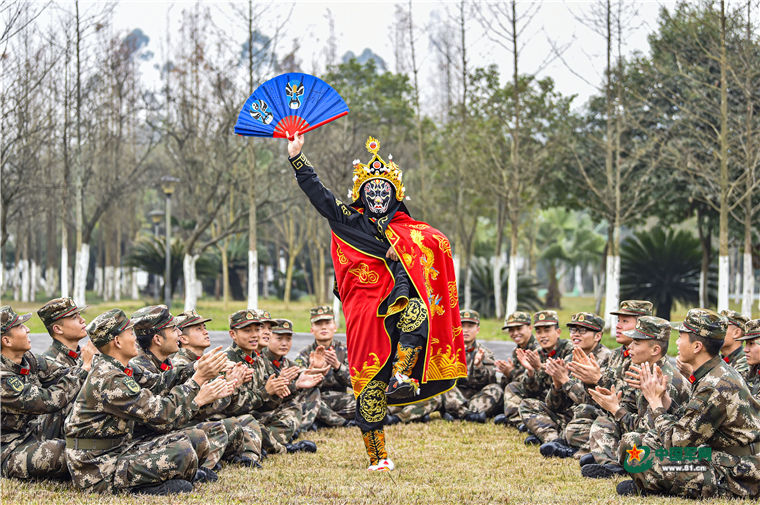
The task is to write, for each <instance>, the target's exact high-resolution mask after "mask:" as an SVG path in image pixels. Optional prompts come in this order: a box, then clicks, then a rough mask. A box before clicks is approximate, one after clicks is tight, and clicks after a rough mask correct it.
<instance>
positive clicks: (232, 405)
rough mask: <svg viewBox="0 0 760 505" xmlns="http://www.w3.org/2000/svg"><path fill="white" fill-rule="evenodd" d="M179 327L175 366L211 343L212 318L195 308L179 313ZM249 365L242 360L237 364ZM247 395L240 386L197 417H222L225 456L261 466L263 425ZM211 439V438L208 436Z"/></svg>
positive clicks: (195, 358) (196, 356) (197, 356)
mask: <svg viewBox="0 0 760 505" xmlns="http://www.w3.org/2000/svg"><path fill="white" fill-rule="evenodd" d="M176 319H177V328H178V329H179V330H180V332H181V334H180V336H179V343H180V345H181V347H180V349H179V350H178V351H177V352H176V353H175V354H174V356H172V358H171V364H172V366H174V367H175V368H177V367H183V366H190V367H192V366H193V365H194V364H195V362H196V361H198V360H199V359H200V358H201V356H202V355H203V352H204V351H205V350H206V349H207V348H208V347H210V345H211V339H210V338H209V334H208V330H207V329H206V323H207V322H208V321H211V319H210V318H204V317H202V316H201V315H200V314H198V313H197V312H196V311H194V310H189V311H186V312H183V313H181V314H180V315H178V316H177V318H176ZM236 366H238V367H241V368H244V369H247V367H246V366H245V365H243V364H242V363H240V364H238V365H236ZM252 378H253V373H248V374H246V376H245V377H243V378H241V383H245V382H249V381H250V380H251V379H252ZM248 399H249V397H248V395H247V394H246V387H242V388H238V389H236V390H235V393H234V394H233V395H232V396H230V397H229V401H225V400H226V399H222V400H217V401H216V402H214V403H213V404H211V405H208V406H206V407H204V408H203V409H201V411H200V412H199V415H198V416H196V419H203V420H213V421H221V422H222V424H223V425H224V429H225V431H226V433H227V438H228V441H227V447H226V449H225V450H224V453H223V455H222V459H223V460H224V461H230V462H232V463H235V464H239V465H242V466H248V467H252V468H260V467H261V464H260V461H261V458H262V451H261V427H260V426H259V423H258V421H256V418H255V417H253V415H252V414H250V413H248V411H249V410H250V408H249V405H248ZM209 440H210V439H209Z"/></svg>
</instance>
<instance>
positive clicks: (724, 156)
mask: <svg viewBox="0 0 760 505" xmlns="http://www.w3.org/2000/svg"><path fill="white" fill-rule="evenodd" d="M727 66H728V62H727V56H726V12H725V2H724V1H723V0H721V2H720V134H719V143H720V224H719V229H718V235H719V238H718V250H719V252H718V311H721V310H726V309H728V282H729V268H728V212H729V211H728V204H729V202H728V92H727V86H728V84H727V81H726V67H727Z"/></svg>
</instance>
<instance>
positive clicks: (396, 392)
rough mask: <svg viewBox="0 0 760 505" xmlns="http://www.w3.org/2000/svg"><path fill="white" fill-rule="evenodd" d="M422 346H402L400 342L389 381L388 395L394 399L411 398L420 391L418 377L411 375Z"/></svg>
mask: <svg viewBox="0 0 760 505" xmlns="http://www.w3.org/2000/svg"><path fill="white" fill-rule="evenodd" d="M421 350H422V347H419V346H418V347H402V345H401V344H398V348H397V350H396V362H395V363H394V364H393V375H392V376H391V380H390V381H389V382H388V389H387V390H386V393H385V394H386V396H387V397H388V398H392V399H403V398H411V397H412V396H415V395H418V394H419V392H420V384H419V382H418V381H417V379H413V378H411V377H410V375H411V374H412V370H414V365H416V364H417V358H418V357H419V355H420V351H421Z"/></svg>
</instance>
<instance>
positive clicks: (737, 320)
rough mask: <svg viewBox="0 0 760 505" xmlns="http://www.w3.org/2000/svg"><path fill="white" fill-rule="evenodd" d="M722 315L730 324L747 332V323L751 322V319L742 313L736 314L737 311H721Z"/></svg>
mask: <svg viewBox="0 0 760 505" xmlns="http://www.w3.org/2000/svg"><path fill="white" fill-rule="evenodd" d="M720 315H721V316H724V317H725V318H726V319H728V324H733V325H734V326H737V327H738V328H739V329H740V330H742V331H747V323H748V322H749V318H748V317H747V316H745V315H744V314H742V313H741V312H736V311H735V310H721V311H720Z"/></svg>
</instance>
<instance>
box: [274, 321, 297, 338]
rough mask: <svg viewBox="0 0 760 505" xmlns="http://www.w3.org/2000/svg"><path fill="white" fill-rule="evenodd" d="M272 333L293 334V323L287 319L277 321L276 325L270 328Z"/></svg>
mask: <svg viewBox="0 0 760 505" xmlns="http://www.w3.org/2000/svg"><path fill="white" fill-rule="evenodd" d="M272 333H277V334H287V333H289V334H291V335H292V334H293V323H292V322H291V321H288V320H287V319H278V320H277V325H276V326H275V327H274V328H272Z"/></svg>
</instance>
